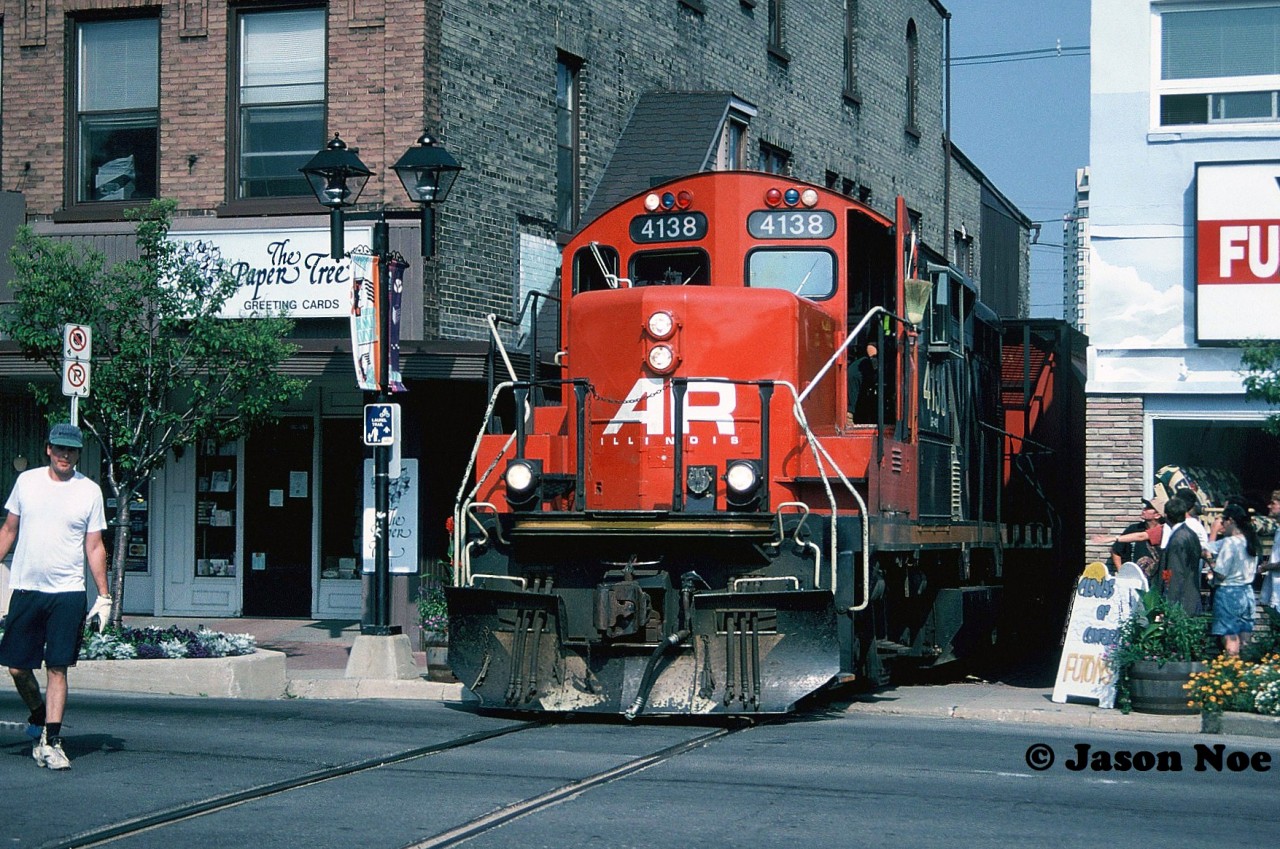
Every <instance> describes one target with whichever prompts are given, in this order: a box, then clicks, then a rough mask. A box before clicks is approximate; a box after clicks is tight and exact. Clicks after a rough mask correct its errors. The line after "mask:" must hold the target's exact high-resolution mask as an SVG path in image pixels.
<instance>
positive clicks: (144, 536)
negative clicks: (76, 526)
mask: <svg viewBox="0 0 1280 849" xmlns="http://www.w3.org/2000/svg"><path fill="white" fill-rule="evenodd" d="M101 479H102V480H106V475H105V474H104V475H103V476H102V478H101ZM104 506H105V507H106V509H107V516H108V524H107V530H106V531H105V532H104V533H103V534H102V542H103V545H105V546H106V548H107V557H108V558H113V557H115V555H116V518H117V517H116V499H114V498H107V499H105V504H104ZM147 507H148V503H147V499H145V498H143V497H142V496H141V495H139V496H137V497H136V498H134V500H133V504H132V505H131V506H130V507H129V542H128V544H127V547H126V548H125V559H124V570H125V571H126V572H129V573H133V574H136V573H141V574H146V573H147V572H150V571H151V569H150V568H149V566H148V565H147V564H148V560H147V542H148V537H149V536H150V533H149V530H150V522H149V521H148V518H149V513H148V512H147Z"/></svg>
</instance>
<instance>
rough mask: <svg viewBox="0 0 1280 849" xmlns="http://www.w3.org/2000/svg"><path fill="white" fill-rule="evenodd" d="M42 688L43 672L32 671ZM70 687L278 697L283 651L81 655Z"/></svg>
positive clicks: (284, 681)
mask: <svg viewBox="0 0 1280 849" xmlns="http://www.w3.org/2000/svg"><path fill="white" fill-rule="evenodd" d="M37 677H38V678H39V680H40V684H41V686H42V687H43V686H44V685H45V681H44V671H43V670H40V671H39V672H38V673H37ZM67 678H68V683H69V685H70V687H71V689H72V690H73V691H74V690H113V691H121V692H128V693H165V694H170V695H175V696H211V697H215V698H228V699H279V698H282V697H283V696H284V694H285V689H286V686H287V684H288V679H287V678H286V677H285V656H284V653H283V652H278V651H270V650H268V649H258V650H257V651H255V652H254V653H253V654H246V655H240V656H238V657H203V658H167V659H154V660H82V661H79V662H78V663H76V665H75V666H73V667H71V669H70V670H68V672H67Z"/></svg>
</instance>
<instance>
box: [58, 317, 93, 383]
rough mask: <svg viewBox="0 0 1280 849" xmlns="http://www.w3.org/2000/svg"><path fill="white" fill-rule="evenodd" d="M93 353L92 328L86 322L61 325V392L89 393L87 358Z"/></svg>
mask: <svg viewBox="0 0 1280 849" xmlns="http://www.w3.org/2000/svg"><path fill="white" fill-rule="evenodd" d="M92 354H93V330H92V329H91V328H90V327H89V325H87V324H66V325H63V327H62V394H63V395H70V396H72V397H75V398H86V397H88V395H89V359H90V357H91V355H92Z"/></svg>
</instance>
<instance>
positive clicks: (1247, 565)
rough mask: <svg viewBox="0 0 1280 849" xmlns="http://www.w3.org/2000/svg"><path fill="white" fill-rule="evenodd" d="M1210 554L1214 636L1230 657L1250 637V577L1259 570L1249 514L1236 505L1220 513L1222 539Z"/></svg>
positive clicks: (1212, 544) (1251, 627) (1238, 650)
mask: <svg viewBox="0 0 1280 849" xmlns="http://www.w3.org/2000/svg"><path fill="white" fill-rule="evenodd" d="M1209 546H1210V548H1211V549H1212V550H1213V553H1214V559H1213V582H1214V584H1215V585H1216V586H1215V589H1214V594H1213V633H1215V634H1217V635H1219V636H1221V637H1222V647H1223V648H1224V649H1226V651H1227V654H1228V655H1230V656H1231V657H1239V656H1240V647H1241V646H1242V645H1244V644H1245V643H1246V642H1248V640H1249V635H1250V634H1252V633H1253V608H1254V603H1255V602H1254V597H1253V576H1254V574H1255V572H1256V571H1257V568H1258V553H1259V552H1260V551H1261V548H1260V547H1259V545H1258V535H1257V534H1256V533H1254V530H1253V523H1252V522H1251V521H1250V519H1249V514H1248V512H1246V511H1245V509H1244V508H1243V507H1241V506H1240V505H1239V504H1228V505H1227V506H1226V507H1225V508H1223V511H1222V537H1221V538H1220V539H1218V540H1215V541H1214V542H1211V543H1210V544H1209Z"/></svg>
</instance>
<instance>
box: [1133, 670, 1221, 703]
mask: <svg viewBox="0 0 1280 849" xmlns="http://www.w3.org/2000/svg"><path fill="white" fill-rule="evenodd" d="M1204 668H1205V667H1204V664H1203V663H1199V662H1189V661H1169V662H1167V663H1165V664H1164V665H1161V664H1160V663H1159V662H1157V661H1154V660H1137V661H1134V662H1133V664H1132V665H1131V666H1130V667H1129V698H1130V701H1131V702H1132V706H1133V709H1134V710H1136V711H1138V712H1139V713H1161V714H1194V713H1199V709H1198V708H1194V707H1188V706H1187V699H1188V698H1189V697H1190V693H1188V692H1187V690H1186V688H1185V686H1184V685H1185V684H1186V683H1187V682H1188V681H1190V680H1191V673H1192V672H1203V671H1204Z"/></svg>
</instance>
